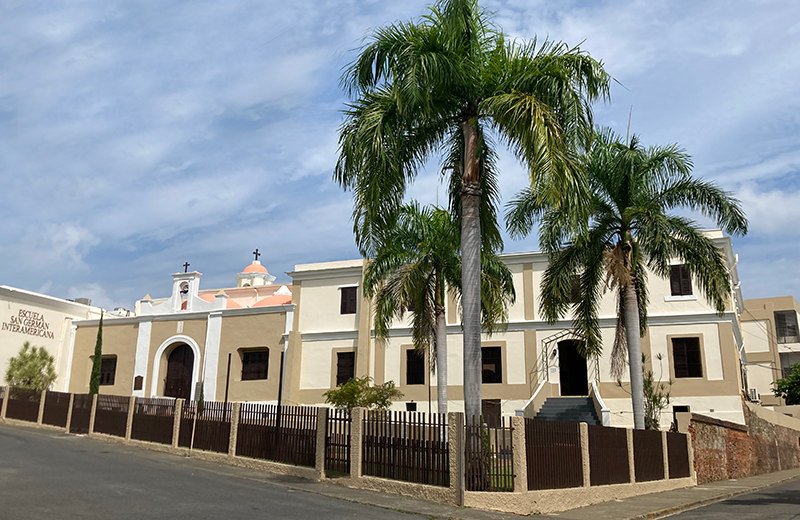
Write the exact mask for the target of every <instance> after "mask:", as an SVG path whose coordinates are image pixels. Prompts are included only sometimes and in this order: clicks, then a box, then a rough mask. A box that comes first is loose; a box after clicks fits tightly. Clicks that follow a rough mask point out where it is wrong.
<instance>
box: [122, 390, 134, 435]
mask: <svg viewBox="0 0 800 520" xmlns="http://www.w3.org/2000/svg"><path fill="white" fill-rule="evenodd" d="M135 411H136V396H135V395H132V396H131V397H130V399H129V400H128V420H127V422H126V423H125V440H126V441H129V440H131V432H132V431H133V413H134V412H135Z"/></svg>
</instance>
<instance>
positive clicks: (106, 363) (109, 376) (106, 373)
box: [100, 356, 117, 386]
mask: <svg viewBox="0 0 800 520" xmlns="http://www.w3.org/2000/svg"><path fill="white" fill-rule="evenodd" d="M116 374H117V356H114V357H104V358H103V359H102V360H101V361H100V384H101V385H104V386H105V385H113V384H114V379H115V376H116Z"/></svg>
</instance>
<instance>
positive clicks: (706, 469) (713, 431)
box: [689, 402, 800, 484]
mask: <svg viewBox="0 0 800 520" xmlns="http://www.w3.org/2000/svg"><path fill="white" fill-rule="evenodd" d="M743 408H744V415H745V421H746V423H747V424H746V425H741V424H736V423H731V422H727V421H721V420H719V419H714V418H711V417H706V416H703V415H698V414H691V420H690V421H689V433H690V434H691V436H692V445H693V446H694V468H695V472H696V473H697V483H698V484H703V483H706V482H716V481H719V480H728V479H732V478H744V477H750V476H754V475H762V474H764V473H772V472H775V471H782V470H786V469H792V468H798V467H800V420H798V419H794V418H792V417H789V416H786V415H782V414H779V413H777V412H773V411H772V410H768V409H766V408H763V407H761V406H758V405H753V404H751V403H747V402H745V403H744V407H743Z"/></svg>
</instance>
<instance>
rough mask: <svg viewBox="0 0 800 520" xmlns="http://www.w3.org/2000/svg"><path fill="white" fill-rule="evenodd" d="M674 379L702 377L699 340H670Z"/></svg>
mask: <svg viewBox="0 0 800 520" xmlns="http://www.w3.org/2000/svg"><path fill="white" fill-rule="evenodd" d="M672 363H673V365H674V367H675V377H703V361H702V356H701V355H700V338H672Z"/></svg>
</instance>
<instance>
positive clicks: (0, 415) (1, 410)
mask: <svg viewBox="0 0 800 520" xmlns="http://www.w3.org/2000/svg"><path fill="white" fill-rule="evenodd" d="M10 388H11V387H8V386H4V387H3V405H2V406H0V419H2V420H3V421H5V420H6V410H7V409H8V396H9V395H10V392H9V389H10Z"/></svg>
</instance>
